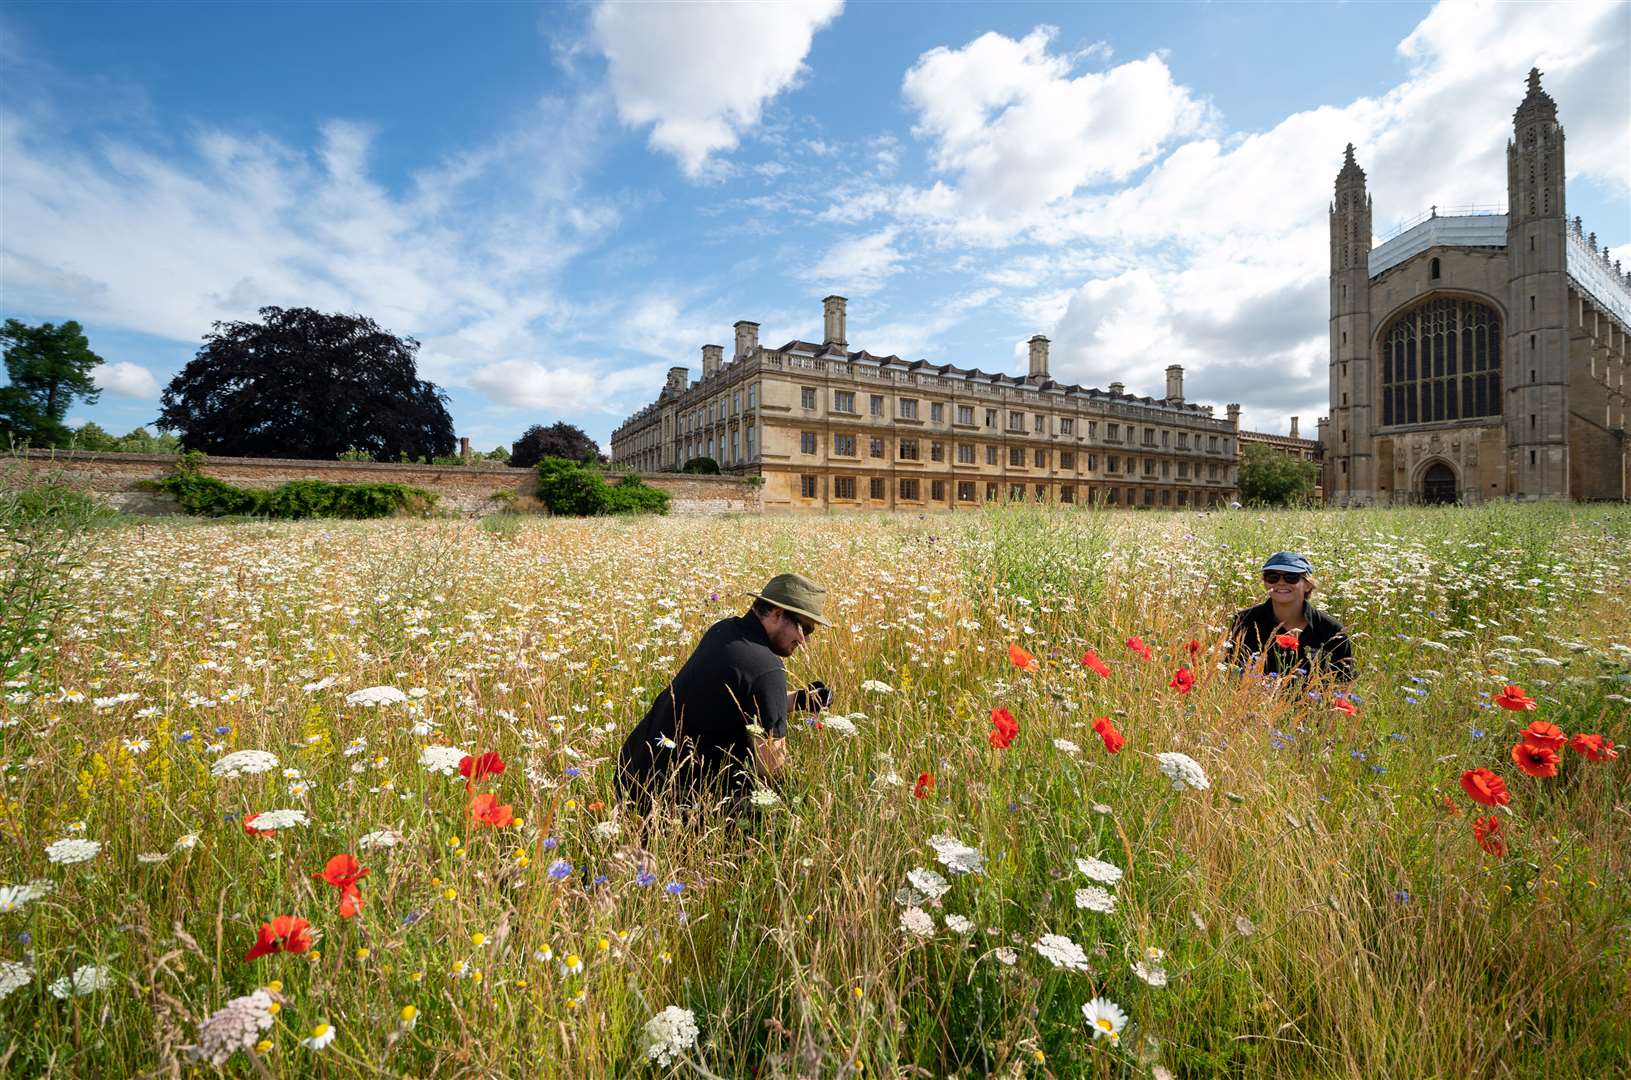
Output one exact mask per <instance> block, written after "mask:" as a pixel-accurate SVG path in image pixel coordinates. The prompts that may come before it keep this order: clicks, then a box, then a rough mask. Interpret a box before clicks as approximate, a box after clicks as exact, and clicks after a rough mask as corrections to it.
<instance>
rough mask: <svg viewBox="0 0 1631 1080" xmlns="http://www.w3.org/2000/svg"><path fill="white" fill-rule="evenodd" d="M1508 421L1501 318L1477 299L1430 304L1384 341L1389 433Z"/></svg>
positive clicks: (1401, 319) (1402, 319) (1401, 320)
mask: <svg viewBox="0 0 1631 1080" xmlns="http://www.w3.org/2000/svg"><path fill="white" fill-rule="evenodd" d="M1500 414H1501V318H1500V316H1499V315H1497V314H1496V313H1495V310H1494V309H1493V308H1491V307H1490V306H1489V305H1487V304H1481V303H1479V302H1478V301H1476V300H1466V299H1458V298H1440V299H1434V300H1428V301H1426V302H1425V303H1422V304H1418V305H1417V306H1416V307H1414V308H1412V309H1411V310H1409V311H1406V312H1404V313H1403V314H1401V315H1399V316H1398V317H1397V318H1395V319H1394V320H1393V323H1392V324H1391V325H1390V326H1389V328H1388V330H1387V331H1386V333H1384V334H1383V335H1382V426H1383V427H1391V426H1395V425H1398V424H1429V423H1434V422H1437V421H1442V420H1464V419H1472V418H1475V417H1481V416H1499V415H1500Z"/></svg>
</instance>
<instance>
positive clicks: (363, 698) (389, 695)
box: [345, 686, 408, 709]
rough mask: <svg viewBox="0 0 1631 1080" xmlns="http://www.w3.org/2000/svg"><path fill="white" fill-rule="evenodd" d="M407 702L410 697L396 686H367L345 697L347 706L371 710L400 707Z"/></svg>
mask: <svg viewBox="0 0 1631 1080" xmlns="http://www.w3.org/2000/svg"><path fill="white" fill-rule="evenodd" d="M407 700H408V695H407V694H404V693H403V692H402V691H400V690H398V689H397V688H396V687H394V686H366V687H364V688H363V689H361V690H353V691H351V693H349V694H347V695H346V696H345V703H346V704H347V705H362V706H364V707H366V708H370V709H371V708H373V707H374V706H376V705H400V704H402V703H403V702H404V701H407Z"/></svg>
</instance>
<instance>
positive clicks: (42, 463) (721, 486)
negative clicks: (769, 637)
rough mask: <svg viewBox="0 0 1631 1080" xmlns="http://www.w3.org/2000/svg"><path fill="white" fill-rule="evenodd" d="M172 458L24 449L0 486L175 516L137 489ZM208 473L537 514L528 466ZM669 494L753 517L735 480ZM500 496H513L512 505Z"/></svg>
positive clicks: (251, 464) (257, 467)
mask: <svg viewBox="0 0 1631 1080" xmlns="http://www.w3.org/2000/svg"><path fill="white" fill-rule="evenodd" d="M175 465H176V459H175V458H173V457H167V456H163V455H155V454H107V453H92V452H88V451H73V452H52V451H47V450H25V451H23V453H22V454H21V455H18V456H17V457H14V458H11V459H8V460H7V461H4V462H0V485H5V486H15V485H17V484H20V483H24V482H27V481H28V480H30V479H32V480H47V479H49V480H52V481H55V482H59V483H64V484H68V485H70V486H72V487H76V488H79V489H81V490H83V491H87V492H89V493H90V494H91V495H93V496H95V497H96V498H97V499H98V500H100V501H101V502H103V503H104V504H106V505H108V506H110V507H113V508H114V509H116V510H122V511H124V512H125V513H130V514H173V513H178V512H179V509H178V507H177V506H176V502H175V500H174V499H172V498H171V497H170V496H168V495H164V494H161V493H158V492H152V491H144V490H142V489H141V488H140V487H139V486H138V484H139V482H140V481H143V480H157V479H159V478H160V477H162V476H164V475H166V474H167V473H169V472H170V471H171V470H172V469H174V468H175ZM202 471H203V472H204V474H205V475H206V476H213V477H215V478H216V479H218V480H221V481H224V482H226V483H228V484H233V485H235V486H237V487H245V488H273V487H277V486H278V485H279V484H285V483H288V482H289V481H290V480H327V481H329V482H330V483H335V484H379V483H398V484H408V485H410V486H412V487H419V488H424V489H425V490H426V491H430V492H434V493H435V494H436V495H437V497H438V498H437V505H438V506H440V507H441V508H442V509H444V510H448V511H452V512H454V513H458V514H463V515H465V516H467V517H481V516H483V515H486V514H493V513H497V512H499V511H501V510H503V509H505V508H506V506H509V507H513V508H515V509H518V510H529V511H542V510H543V506H542V504H541V503H539V502H538V500H537V499H536V498H534V497H533V494H532V492H533V487H534V485H535V483H536V478H537V474H536V473H534V472H533V470H531V469H511V468H508V467H507V466H502V465H500V466H483V465H471V466H462V465H397V464H380V463H376V462H365V461H364V462H358V461H301V460H293V459H287V460H286V459H280V458H229V457H212V458H208V459H206V460H205V462H204V464H203V469H202ZM642 479H643V480H645V481H646V483H648V484H651V485H652V486H653V487H658V488H661V489H662V490H664V491H666V492H668V493H669V495H670V497H671V498H672V500H673V501H672V503H671V504H670V507H669V512H670V513H673V514H719V513H727V512H738V513H758V512H759V511H760V510H761V509H762V505H761V501H760V498H759V488H757V487H755V486H753V485H752V484H750V483H748V481H747V479H746V478H745V477H739V476H678V475H675V474H672V473H659V474H656V475H651V476H644V477H642ZM504 493H510V494H513V495H514V496H515V498H514V500H513V501H509V500H507V499H505V498H504Z"/></svg>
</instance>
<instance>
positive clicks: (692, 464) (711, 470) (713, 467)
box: [680, 457, 719, 476]
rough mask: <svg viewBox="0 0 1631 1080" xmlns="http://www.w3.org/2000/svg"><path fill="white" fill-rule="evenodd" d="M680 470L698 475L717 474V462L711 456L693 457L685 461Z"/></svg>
mask: <svg viewBox="0 0 1631 1080" xmlns="http://www.w3.org/2000/svg"><path fill="white" fill-rule="evenodd" d="M680 472H683V473H694V474H696V475H698V476H718V475H719V462H717V461H715V460H714V459H713V458H711V457H694V458H692V459H691V460H690V461H687V462H686V463H685V465H684V467H683V468H681V469H680Z"/></svg>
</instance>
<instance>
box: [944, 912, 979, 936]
mask: <svg viewBox="0 0 1631 1080" xmlns="http://www.w3.org/2000/svg"><path fill="white" fill-rule="evenodd" d="M946 929H947V930H950V931H951V932H952V933H954V934H972V933H973V932H974V922H973V920H972V919H970V918H968V916H966V915H947V916H946Z"/></svg>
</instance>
